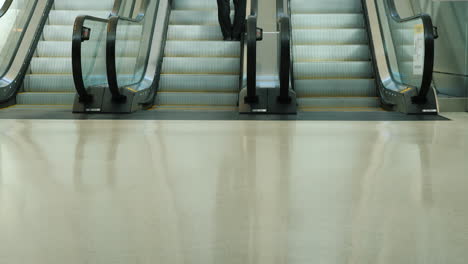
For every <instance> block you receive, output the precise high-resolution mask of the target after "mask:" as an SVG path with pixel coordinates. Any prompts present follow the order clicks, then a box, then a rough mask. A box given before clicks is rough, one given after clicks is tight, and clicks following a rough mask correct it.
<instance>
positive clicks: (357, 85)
mask: <svg viewBox="0 0 468 264" xmlns="http://www.w3.org/2000/svg"><path fill="white" fill-rule="evenodd" d="M296 93H297V96H298V97H299V98H302V97H310V96H322V97H323V96H329V97H331V96H335V97H336V96H363V97H366V96H370V97H375V96H377V90H376V86H375V80H374V79H354V80H334V79H324V80H297V81H296Z"/></svg>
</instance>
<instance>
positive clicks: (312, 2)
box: [291, 0, 362, 14]
mask: <svg viewBox="0 0 468 264" xmlns="http://www.w3.org/2000/svg"><path fill="white" fill-rule="evenodd" d="M291 11H292V13H336V14H342V13H361V12H362V5H361V1H350V0H327V1H323V0H291Z"/></svg>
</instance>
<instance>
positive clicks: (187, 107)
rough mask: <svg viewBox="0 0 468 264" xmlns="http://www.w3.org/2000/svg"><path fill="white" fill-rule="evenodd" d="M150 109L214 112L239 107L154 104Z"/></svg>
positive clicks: (227, 110)
mask: <svg viewBox="0 0 468 264" xmlns="http://www.w3.org/2000/svg"><path fill="white" fill-rule="evenodd" d="M150 111H163V112H174V111H176V112H187V111H196V112H204V111H208V112H210V111H215V112H233V111H234V112H237V111H239V108H238V107H237V106H206V105H202V106H196V105H184V106H182V105H173V106H164V105H155V106H154V107H153V108H151V109H150Z"/></svg>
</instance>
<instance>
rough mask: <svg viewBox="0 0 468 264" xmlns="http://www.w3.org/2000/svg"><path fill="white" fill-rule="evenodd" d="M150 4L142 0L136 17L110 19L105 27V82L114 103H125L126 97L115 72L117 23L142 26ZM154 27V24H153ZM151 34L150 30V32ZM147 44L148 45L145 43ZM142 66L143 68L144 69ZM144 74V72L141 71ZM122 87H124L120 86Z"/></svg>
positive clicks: (129, 84) (137, 80) (146, 56)
mask: <svg viewBox="0 0 468 264" xmlns="http://www.w3.org/2000/svg"><path fill="white" fill-rule="evenodd" d="M149 4H150V1H149V0H143V2H142V4H141V6H140V9H139V12H138V15H137V16H136V17H135V18H134V19H131V18H125V17H120V16H116V17H112V18H110V19H109V22H108V26H107V45H106V65H107V67H106V69H107V80H108V84H109V91H110V92H111V94H112V100H113V101H114V102H125V101H126V96H125V95H124V94H123V93H122V92H121V91H120V87H121V86H119V81H118V75H119V73H118V72H117V56H116V53H117V52H116V51H117V32H118V28H119V22H126V23H128V24H129V25H139V26H142V27H143V25H142V23H143V21H144V19H145V17H146V12H147V9H148V6H149ZM158 6H159V5H158V3H156V10H155V13H157V12H158ZM153 25H154V23H153ZM151 32H152V30H151ZM148 41H151V37H149V38H148ZM147 44H149V43H147ZM148 53H149V49H147V50H146V52H145V55H144V57H145V63H143V65H145V66H146V65H147V63H146V62H147V58H148ZM145 66H144V67H145ZM142 72H144V70H143V71H142ZM142 78H143V75H141V76H139V77H138V78H137V79H136V80H133V81H132V82H131V83H128V84H125V86H131V85H135V84H137V83H139V82H140V81H141V79H142ZM122 86H124V85H122Z"/></svg>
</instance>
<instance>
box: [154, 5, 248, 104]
mask: <svg viewBox="0 0 468 264" xmlns="http://www.w3.org/2000/svg"><path fill="white" fill-rule="evenodd" d="M240 52H241V45H240V43H239V41H223V36H222V34H221V30H220V27H219V25H218V13H217V6H216V1H191V0H174V1H173V6H172V11H171V15H170V20H169V29H168V33H167V42H166V48H165V52H164V59H163V65H162V72H161V79H160V82H159V91H158V95H157V97H156V103H155V108H154V109H156V110H165V109H168V110H175V109H193V110H197V109H209V110H236V105H237V101H238V93H239V74H240Z"/></svg>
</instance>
